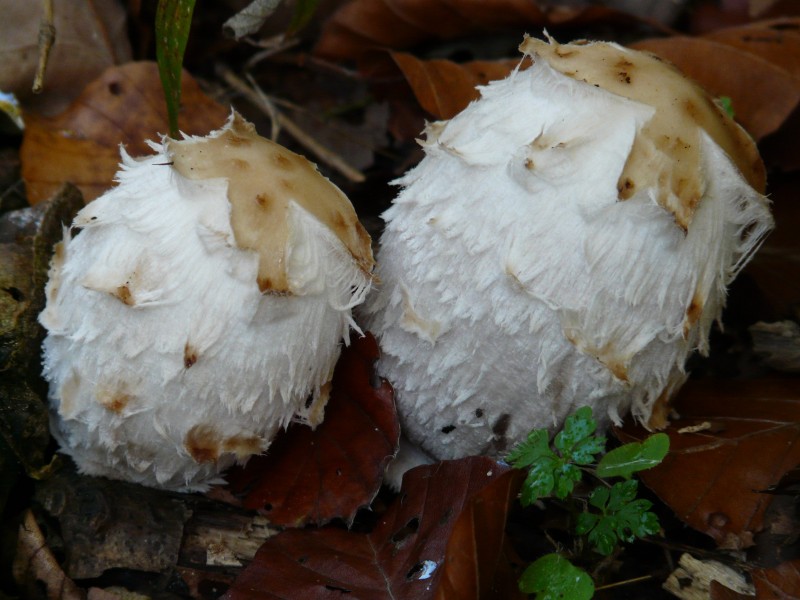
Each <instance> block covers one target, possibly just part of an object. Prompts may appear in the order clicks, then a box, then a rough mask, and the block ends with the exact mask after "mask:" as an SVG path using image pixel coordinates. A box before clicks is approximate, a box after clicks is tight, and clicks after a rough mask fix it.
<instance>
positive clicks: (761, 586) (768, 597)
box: [750, 560, 800, 600]
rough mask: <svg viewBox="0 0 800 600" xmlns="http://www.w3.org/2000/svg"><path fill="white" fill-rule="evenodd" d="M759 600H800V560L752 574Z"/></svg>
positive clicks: (759, 570) (756, 570)
mask: <svg viewBox="0 0 800 600" xmlns="http://www.w3.org/2000/svg"><path fill="white" fill-rule="evenodd" d="M750 575H751V577H752V578H753V584H754V585H755V587H756V598H758V600H772V599H774V600H790V599H796V598H800V560H792V561H787V562H784V563H781V564H780V565H778V566H777V567H775V568H773V569H755V570H754V571H752V572H751V574H750Z"/></svg>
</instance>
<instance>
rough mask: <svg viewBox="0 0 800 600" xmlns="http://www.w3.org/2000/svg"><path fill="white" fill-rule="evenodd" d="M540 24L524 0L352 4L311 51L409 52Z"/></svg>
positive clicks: (369, 0) (346, 54)
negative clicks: (437, 41)
mask: <svg viewBox="0 0 800 600" xmlns="http://www.w3.org/2000/svg"><path fill="white" fill-rule="evenodd" d="M542 23H544V13H543V11H542V9H541V8H539V7H538V6H537V3H534V2H528V1H526V0H490V1H481V2H453V1H449V0H353V1H351V2H348V3H347V4H345V5H344V6H342V7H341V8H340V9H339V10H338V11H337V12H336V13H334V15H333V16H332V17H331V18H330V19H328V21H327V23H326V24H325V27H324V28H323V30H322V34H321V35H320V39H319V41H318V42H317V46H316V48H315V53H316V54H318V55H320V56H324V57H325V58H328V59H331V60H349V59H355V58H358V57H359V56H360V55H361V54H363V53H364V52H365V51H367V50H372V49H374V48H395V49H401V48H408V47H410V46H413V45H415V44H418V43H420V42H423V41H425V40H429V39H451V38H455V37H458V36H461V35H466V34H468V33H472V32H475V31H487V30H492V29H499V28H507V27H516V28H519V27H524V26H526V25H539V24H542Z"/></svg>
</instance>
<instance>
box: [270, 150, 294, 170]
mask: <svg viewBox="0 0 800 600" xmlns="http://www.w3.org/2000/svg"><path fill="white" fill-rule="evenodd" d="M272 160H273V162H274V163H275V165H276V166H278V167H280V168H281V169H285V170H289V169H291V168H293V167H294V165H293V164H292V161H291V159H290V158H289V157H288V156H286V155H285V154H283V153H275V154H273V155H272Z"/></svg>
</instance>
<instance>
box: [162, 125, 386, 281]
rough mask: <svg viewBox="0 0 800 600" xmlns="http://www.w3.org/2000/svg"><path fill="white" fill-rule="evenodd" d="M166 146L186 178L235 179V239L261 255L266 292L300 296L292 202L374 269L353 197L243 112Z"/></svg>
mask: <svg viewBox="0 0 800 600" xmlns="http://www.w3.org/2000/svg"><path fill="white" fill-rule="evenodd" d="M166 145H167V151H168V152H169V154H170V156H171V157H172V161H173V163H174V165H173V166H174V168H175V170H176V171H177V172H178V173H180V174H181V175H183V176H184V177H186V178H187V179H193V180H199V179H215V178H219V177H222V178H225V179H226V180H227V181H228V200H229V201H230V203H231V227H232V228H233V234H234V236H235V238H236V244H237V246H239V247H240V248H243V249H250V250H253V251H255V252H257V253H258V257H259V264H258V284H259V288H260V289H261V291H271V292H275V293H292V292H293V290H292V285H291V282H290V281H289V279H288V277H287V272H286V241H287V238H288V236H289V229H288V227H287V226H286V224H287V218H288V207H289V203H291V202H294V203H296V204H298V205H299V206H301V207H302V208H304V209H305V210H307V211H308V212H309V213H310V214H311V215H313V216H314V217H315V218H316V219H317V220H318V221H319V222H320V223H323V224H324V225H326V226H327V227H328V228H329V229H330V230H331V231H332V232H333V233H334V234H336V236H337V237H338V238H339V240H340V241H341V242H342V244H344V246H345V248H347V250H348V251H349V252H350V255H351V256H352V257H353V259H354V260H355V261H356V263H357V264H358V265H359V267H360V268H361V269H362V270H363V271H364V272H365V273H370V272H371V271H372V268H373V266H374V261H373V258H372V247H371V240H370V237H369V234H368V233H367V232H366V230H365V229H364V227H363V226H362V225H361V223H360V222H359V220H358V217H357V216H356V212H355V210H354V209H353V205H352V204H351V203H350V200H348V199H347V196H345V195H344V194H343V193H342V191H341V190H340V189H339V188H337V187H336V186H335V185H333V184H332V183H331V182H330V181H329V180H328V179H326V178H325V177H323V176H322V175H321V174H320V173H319V171H317V169H316V167H315V166H314V164H312V163H311V162H309V161H308V160H307V159H306V158H305V157H303V156H300V155H299V154H295V153H294V152H292V151H291V150H288V149H287V148H284V147H283V146H281V145H280V144H276V143H275V142H273V141H271V140H268V139H266V138H263V137H261V136H260V135H258V133H256V130H255V127H254V126H253V124H252V123H248V122H247V121H245V120H244V119H243V118H242V117H241V116H240V115H239V114H238V113H236V112H233V113H232V115H231V118H230V119H229V121H228V123H227V124H226V126H225V127H224V128H223V129H221V130H219V131H217V132H214V133H212V134H211V135H209V136H208V137H191V138H188V139H185V140H183V141H176V140H167V141H166Z"/></svg>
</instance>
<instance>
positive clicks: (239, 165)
mask: <svg viewBox="0 0 800 600" xmlns="http://www.w3.org/2000/svg"><path fill="white" fill-rule="evenodd" d="M228 163H229V164H230V166H231V168H232V169H234V170H236V171H249V170H250V163H249V162H248V161H246V160H242V159H241V158H231V159H229V160H228Z"/></svg>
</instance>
